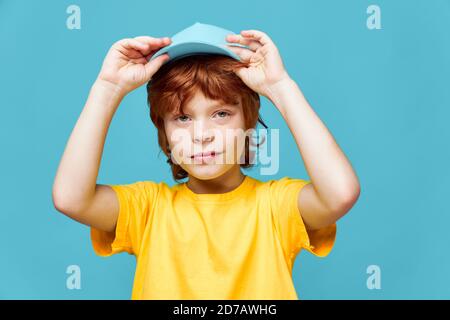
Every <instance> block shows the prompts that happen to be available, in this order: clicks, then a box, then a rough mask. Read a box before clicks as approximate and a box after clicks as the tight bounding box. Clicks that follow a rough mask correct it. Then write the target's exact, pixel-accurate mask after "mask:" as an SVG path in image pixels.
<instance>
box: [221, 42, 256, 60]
mask: <svg viewBox="0 0 450 320" xmlns="http://www.w3.org/2000/svg"><path fill="white" fill-rule="evenodd" d="M227 46H228V48H229V49H230V50H231V51H233V52H234V53H236V54H237V55H238V56H239V57H240V58H241V60H242V61H244V62H249V61H250V59H251V57H252V56H253V55H254V54H255V53H254V52H253V51H252V50H250V49H247V48H242V47H237V46H232V45H227Z"/></svg>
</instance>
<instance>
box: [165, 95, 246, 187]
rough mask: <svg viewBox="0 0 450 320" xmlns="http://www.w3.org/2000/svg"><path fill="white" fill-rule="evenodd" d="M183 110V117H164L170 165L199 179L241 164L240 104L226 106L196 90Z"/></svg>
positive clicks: (241, 130)
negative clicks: (178, 166)
mask: <svg viewBox="0 0 450 320" xmlns="http://www.w3.org/2000/svg"><path fill="white" fill-rule="evenodd" d="M183 111H184V113H185V115H183V114H181V113H178V114H175V113H168V114H166V116H165V118H164V126H165V132H166V136H167V139H168V143H169V148H170V150H171V156H172V161H173V162H174V163H176V164H178V165H180V166H181V167H182V168H183V169H184V170H185V171H186V172H187V173H188V174H190V175H192V176H194V177H196V178H198V179H202V180H207V179H214V178H217V177H219V176H221V175H223V174H224V173H225V172H227V171H228V170H230V169H231V168H232V167H234V166H239V164H240V163H243V160H242V154H243V152H244V150H245V149H244V147H245V146H244V141H245V134H246V131H245V123H244V115H243V110H242V105H241V103H239V104H238V105H228V104H225V103H222V102H220V101H216V100H210V99H208V98H206V97H205V96H204V95H203V93H202V92H201V91H197V93H196V95H195V96H194V97H193V98H192V99H191V100H190V101H189V103H188V104H186V105H185V107H184V108H183ZM211 153H213V154H212V155H211Z"/></svg>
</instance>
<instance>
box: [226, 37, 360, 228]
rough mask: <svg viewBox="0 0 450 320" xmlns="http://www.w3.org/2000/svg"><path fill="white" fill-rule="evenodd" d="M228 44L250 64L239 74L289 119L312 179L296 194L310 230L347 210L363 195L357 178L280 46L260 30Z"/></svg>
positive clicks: (321, 225) (330, 221)
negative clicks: (289, 68)
mask: <svg viewBox="0 0 450 320" xmlns="http://www.w3.org/2000/svg"><path fill="white" fill-rule="evenodd" d="M226 39H227V40H228V41H229V42H232V43H240V44H243V45H245V46H248V48H241V47H232V46H230V47H229V48H230V49H231V50H233V51H234V52H235V53H236V54H238V55H239V56H240V57H241V59H242V60H244V61H248V62H249V67H244V68H240V69H239V70H238V71H237V75H238V76H239V77H240V78H241V79H242V80H243V81H244V83H245V84H247V86H249V87H250V88H251V89H253V90H254V91H256V92H258V93H259V94H262V95H264V96H265V97H267V98H268V99H270V100H271V101H272V102H273V104H274V105H275V106H276V107H277V109H278V110H279V111H280V113H281V114H282V116H283V118H284V119H285V120H286V122H287V124H288V126H289V129H290V130H291V132H292V134H293V135H294V138H295V141H296V143H297V146H298V148H299V151H300V153H301V156H302V157H303V160H304V162H305V166H306V170H307V171H308V174H309V176H310V177H311V182H312V183H311V184H308V185H307V186H305V187H304V188H302V191H301V192H299V195H298V201H297V203H298V207H299V209H300V212H301V214H302V218H303V220H304V222H305V224H306V227H307V228H309V229H320V228H321V227H325V226H327V225H330V224H332V223H334V222H335V221H336V220H338V219H339V218H341V217H342V216H343V215H344V214H346V213H347V212H348V211H349V210H350V208H351V207H352V206H353V205H354V203H355V202H356V200H357V199H358V197H359V193H360V186H359V181H358V178H357V176H356V173H355V172H354V170H353V168H352V166H351V164H350V162H349V161H348V159H347V158H346V156H345V154H344V153H343V152H342V150H341V149H340V148H339V146H338V144H337V143H336V141H335V140H334V138H333V136H332V135H331V133H330V132H329V131H328V129H327V128H326V126H325V125H324V124H323V122H322V121H321V120H320V118H319V117H318V116H317V114H316V113H315V112H314V110H313V109H312V108H311V106H310V105H309V104H308V102H307V101H306V99H305V98H304V96H303V94H302V92H301V91H300V88H299V87H298V86H297V84H296V83H295V82H294V81H293V80H292V79H291V78H290V76H289V74H288V73H287V71H286V69H285V67H284V64H283V61H282V59H281V56H280V54H279V51H278V48H277V47H276V45H275V44H274V43H273V41H272V39H270V37H269V36H268V35H267V34H266V33H264V32H262V31H259V30H242V31H241V33H240V34H238V35H229V36H227V38H226Z"/></svg>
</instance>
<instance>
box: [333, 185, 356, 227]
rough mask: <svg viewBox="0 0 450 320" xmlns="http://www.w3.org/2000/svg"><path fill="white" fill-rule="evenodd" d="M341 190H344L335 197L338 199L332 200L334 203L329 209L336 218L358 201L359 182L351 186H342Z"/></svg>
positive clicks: (340, 216)
mask: <svg viewBox="0 0 450 320" xmlns="http://www.w3.org/2000/svg"><path fill="white" fill-rule="evenodd" d="M342 190H344V191H343V192H341V193H342V194H341V195H340V196H338V197H337V199H338V200H336V201H334V205H333V207H332V210H331V211H332V212H333V215H334V216H335V217H336V220H338V219H340V218H342V217H343V216H344V215H346V214H347V213H348V212H349V211H350V209H351V208H352V207H353V206H354V205H355V203H356V202H357V201H358V198H359V196H360V194H361V187H360V185H359V183H356V184H355V185H353V186H351V187H347V188H343V189H342Z"/></svg>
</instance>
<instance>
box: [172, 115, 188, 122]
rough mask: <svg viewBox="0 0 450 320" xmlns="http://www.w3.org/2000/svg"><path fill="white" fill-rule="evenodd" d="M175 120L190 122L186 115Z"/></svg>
mask: <svg viewBox="0 0 450 320" xmlns="http://www.w3.org/2000/svg"><path fill="white" fill-rule="evenodd" d="M175 120H179V121H181V122H186V121H187V120H189V117H188V116H186V115H181V116H179V117H177V118H176V119H175Z"/></svg>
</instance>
